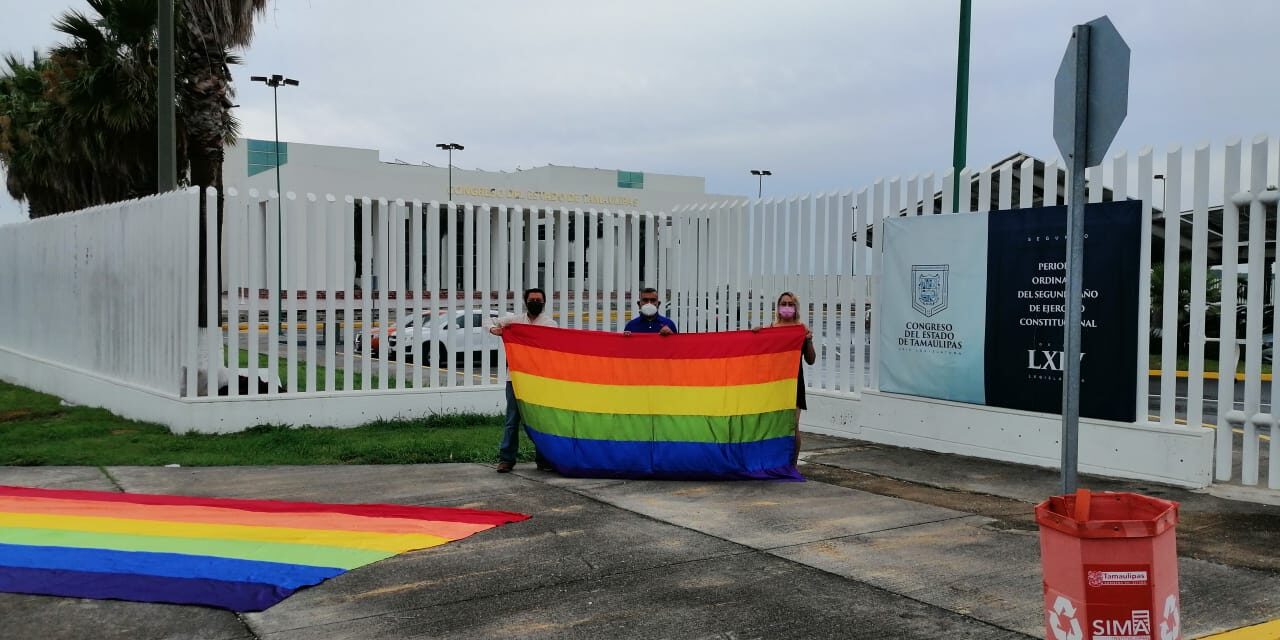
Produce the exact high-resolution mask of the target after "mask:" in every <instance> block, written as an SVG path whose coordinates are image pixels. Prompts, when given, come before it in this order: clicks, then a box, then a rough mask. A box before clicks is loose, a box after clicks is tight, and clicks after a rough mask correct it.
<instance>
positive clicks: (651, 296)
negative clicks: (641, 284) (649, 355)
mask: <svg viewBox="0 0 1280 640" xmlns="http://www.w3.org/2000/svg"><path fill="white" fill-rule="evenodd" d="M636 304H637V305H640V315H638V316H636V317H634V318H632V319H631V320H630V321H628V322H627V326H626V328H625V330H624V331H623V332H622V333H623V335H628V336H629V335H631V334H633V333H656V334H658V335H662V336H670V335H675V334H676V333H678V332H679V331H678V330H677V329H676V323H674V322H672V321H671V318H668V317H666V316H664V315H660V314H659V313H658V307H660V306H662V301H661V300H659V299H658V290H657V289H654V288H653V287H645V288H643V289H641V290H640V299H639V300H637V301H636Z"/></svg>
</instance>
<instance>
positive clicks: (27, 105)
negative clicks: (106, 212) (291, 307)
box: [0, 0, 266, 299]
mask: <svg viewBox="0 0 1280 640" xmlns="http://www.w3.org/2000/svg"><path fill="white" fill-rule="evenodd" d="M164 1H171V0H164ZM88 4H89V6H90V8H91V9H93V12H94V13H96V15H95V16H92V17H91V16H90V15H86V14H85V13H82V12H80V11H68V12H66V13H64V14H63V15H62V16H61V17H60V18H58V20H57V21H56V22H55V23H54V28H55V29H56V30H58V31H60V32H62V33H65V34H67V35H69V36H71V39H70V42H68V43H67V44H64V45H60V46H57V47H55V48H54V49H53V51H52V52H51V54H50V55H49V56H48V57H47V58H43V57H40V56H39V55H36V56H35V57H33V60H32V62H31V64H26V63H24V62H23V61H22V60H20V59H18V58H16V57H14V56H8V57H7V58H6V59H5V62H6V64H7V66H8V70H7V71H6V72H0V163H3V164H4V166H5V168H6V169H7V171H8V177H7V182H6V186H7V187H8V190H9V192H10V193H11V194H12V195H13V196H14V197H15V198H17V199H19V200H26V201H28V203H29V206H30V210H31V212H32V215H33V216H40V215H49V214H52V213H58V212H62V211H68V210H73V209H80V208H84V207H88V206H92V205H96V204H102V203H105V202H112V201H118V200H124V199H128V198H134V197H138V196H142V195H147V194H150V193H154V192H155V187H154V185H155V183H156V158H155V139H156V118H155V113H156V108H155V105H156V103H155V96H156V87H157V84H156V81H157V77H156V75H157V74H156V13H157V11H156V9H157V0H88ZM265 6H266V0H180V1H179V2H178V11H177V12H176V13H177V25H176V32H177V35H178V37H177V38H176V45H177V48H178V51H177V55H176V56H175V58H176V63H177V64H176V67H177V69H176V71H177V77H178V81H177V98H178V99H177V102H178V104H177V115H178V133H179V136H178V140H179V142H178V145H179V149H178V154H177V157H178V158H179V159H180V166H179V168H178V170H179V176H185V174H186V173H187V169H188V164H189V167H190V176H189V179H186V180H182V182H186V183H189V184H196V185H199V186H201V187H210V186H212V187H216V188H218V189H219V190H221V187H222V177H221V172H222V159H223V147H224V145H225V144H227V143H228V142H231V141H233V140H234V139H235V136H236V131H237V123H236V121H235V118H234V117H233V116H232V115H231V113H230V108H231V97H232V96H233V95H234V94H233V91H232V89H231V73H230V65H233V64H236V63H238V59H237V58H236V57H235V56H233V55H231V54H230V53H229V50H230V49H232V48H234V47H238V46H243V45H246V44H248V42H249V40H250V38H251V37H252V35H253V19H254V17H255V16H257V15H258V14H260V13H261V12H262V11H263V10H264V9H265ZM219 210H221V206H219ZM202 228H203V226H202ZM201 264H202V265H203V262H202V263H201ZM202 299H203V298H202Z"/></svg>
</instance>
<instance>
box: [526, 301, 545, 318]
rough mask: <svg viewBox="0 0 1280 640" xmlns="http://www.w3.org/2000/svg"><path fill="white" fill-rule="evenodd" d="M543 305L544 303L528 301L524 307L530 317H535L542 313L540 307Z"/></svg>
mask: <svg viewBox="0 0 1280 640" xmlns="http://www.w3.org/2000/svg"><path fill="white" fill-rule="evenodd" d="M544 305H545V303H544V302H543V301H541V300H530V301H528V302H526V303H524V306H525V307H526V308H527V309H529V315H531V316H536V315H538V314H539V313H542V307H543V306H544Z"/></svg>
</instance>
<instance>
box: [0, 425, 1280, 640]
mask: <svg viewBox="0 0 1280 640" xmlns="http://www.w3.org/2000/svg"><path fill="white" fill-rule="evenodd" d="M805 448H806V450H807V451H806V453H805V454H804V457H805V460H806V462H805V464H804V465H803V466H802V470H803V471H804V472H805V474H806V475H807V476H808V477H809V478H810V481H809V482H805V483H766V482H725V483H708V482H644V481H617V480H571V479H565V478H561V477H559V476H556V475H555V474H551V473H546V472H538V471H534V470H533V469H532V466H531V465H530V466H528V467H523V466H522V467H520V468H518V469H517V472H516V473H513V474H509V475H501V474H496V473H494V472H493V469H492V467H489V466H485V465H473V464H458V465H417V466H379V467H370V466H350V467H244V468H228V467H221V468H180V469H175V468H155V467H110V468H106V469H97V468H83V467H78V468H14V467H0V484H16V485H26V486H42V487H58V488H85V489H103V490H116V491H129V492H152V493H177V494H185V495H207V496H229V497H252V498H275V499H287V500H317V501H333V502H396V503H404V504H417V505H444V506H465V507H472V508H481V509H503V510H512V511H521V512H524V513H529V514H532V515H533V518H532V519H530V520H528V521H525V522H521V523H516V524H512V525H507V526H504V527H500V528H498V529H494V530H490V531H486V532H483V533H480V534H477V535H475V536H472V537H471V538H468V539H465V540H462V541H460V542H456V543H451V544H448V545H445V546H442V547H438V548H435V549H429V550H425V551H420V552H415V553H409V554H403V555H401V556H397V557H395V558H391V559H388V560H385V561H382V562H378V563H375V564H373V565H370V566H367V567H364V568H360V569H357V570H354V571H351V572H349V573H346V574H344V575H342V576H339V577H338V578H335V579H333V580H330V581H328V582H325V583H323V584H321V585H319V586H317V587H313V588H310V589H305V590H303V591H301V592H300V593H298V594H296V595H294V596H293V597H291V598H289V599H287V600H285V601H283V602H282V603H280V604H278V605H276V606H275V607H273V608H271V609H269V610H268V611H265V612H262V613H253V614H244V615H239V616H237V615H236V614H233V613H229V612H225V611H220V610H214V609H205V608H200V607H182V606H172V605H148V604H138V603H126V602H111V601H94V600H76V599H66V598H49V597H40V596H23V595H13V594H0V620H2V621H3V624H0V637H3V638H129V639H138V638H198V639H210V640H212V639H226V640H231V639H238V638H263V639H273V640H275V639H279V640H285V639H294V638H297V639H303V638H305V639H308V640H311V639H330V638H352V639H354V638H360V639H364V638H503V637H509V638H718V639H730V638H734V639H737V638H771V639H773V638H877V639H888V638H929V639H934V638H975V639H977V638H981V639H993V640H1000V639H1003V638H1028V637H1034V638H1038V637H1043V613H1042V609H1041V577H1040V568H1039V543H1038V538H1037V534H1036V530H1035V525H1034V522H1033V520H1032V517H1031V506H1032V504H1033V503H1034V502H1036V501H1039V500H1041V499H1043V498H1044V497H1045V496H1047V495H1049V494H1051V493H1053V492H1054V491H1055V487H1056V484H1057V479H1056V478H1057V476H1056V474H1055V473H1054V472H1050V471H1044V470H1039V469H1033V468H1029V467H1023V466H1018V465H1009V464H1001V463H993V462H989V461H982V460H974V459H968V458H963V457H957V456H943V455H935V454H929V453H924V452H919V451H911V450H903V449H894V448H889V447H881V446H875V445H869V444H865V443H860V442H857V441H851V440H839V439H834V438H823V437H818V436H810V437H807V438H806V444H805ZM1085 482H1086V484H1087V485H1088V486H1090V487H1091V488H1095V489H1129V490H1139V491H1143V492H1145V493H1148V494H1152V495H1160V496H1163V497H1167V498H1171V499H1175V500H1179V501H1181V502H1182V505H1183V507H1182V522H1181V523H1180V525H1179V529H1178V541H1179V553H1180V555H1181V558H1180V564H1179V571H1180V574H1181V588H1182V598H1183V621H1184V631H1185V635H1184V637H1186V638H1200V637H1207V636H1209V635H1212V634H1214V633H1216V632H1220V631H1224V630H1228V629H1235V628H1239V627H1244V626H1247V625H1255V624H1259V623H1264V622H1267V621H1269V620H1273V619H1276V618H1280V554H1277V553H1276V549H1278V548H1280V507H1277V506H1267V505H1260V504H1254V503H1247V502H1238V501H1231V500H1225V499H1222V498H1218V497H1214V496H1210V495H1207V494H1202V493H1193V492H1187V491H1182V490H1179V489H1173V488H1168V487H1160V486H1152V485H1146V484H1140V483H1120V482H1107V481H1100V480H1097V479H1092V478H1086V479H1085ZM1277 636H1280V631H1277ZM1251 637H1255V638H1264V637H1276V636H1264V635H1255V636H1251Z"/></svg>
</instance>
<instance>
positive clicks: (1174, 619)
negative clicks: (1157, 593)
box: [1160, 593, 1182, 640]
mask: <svg viewBox="0 0 1280 640" xmlns="http://www.w3.org/2000/svg"><path fill="white" fill-rule="evenodd" d="M1181 631H1182V617H1181V616H1180V615H1179V614H1178V594H1176V593H1171V594H1169V597H1168V598H1165V601H1164V616H1163V617H1161V618H1160V640H1178V634H1179V633H1181Z"/></svg>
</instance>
